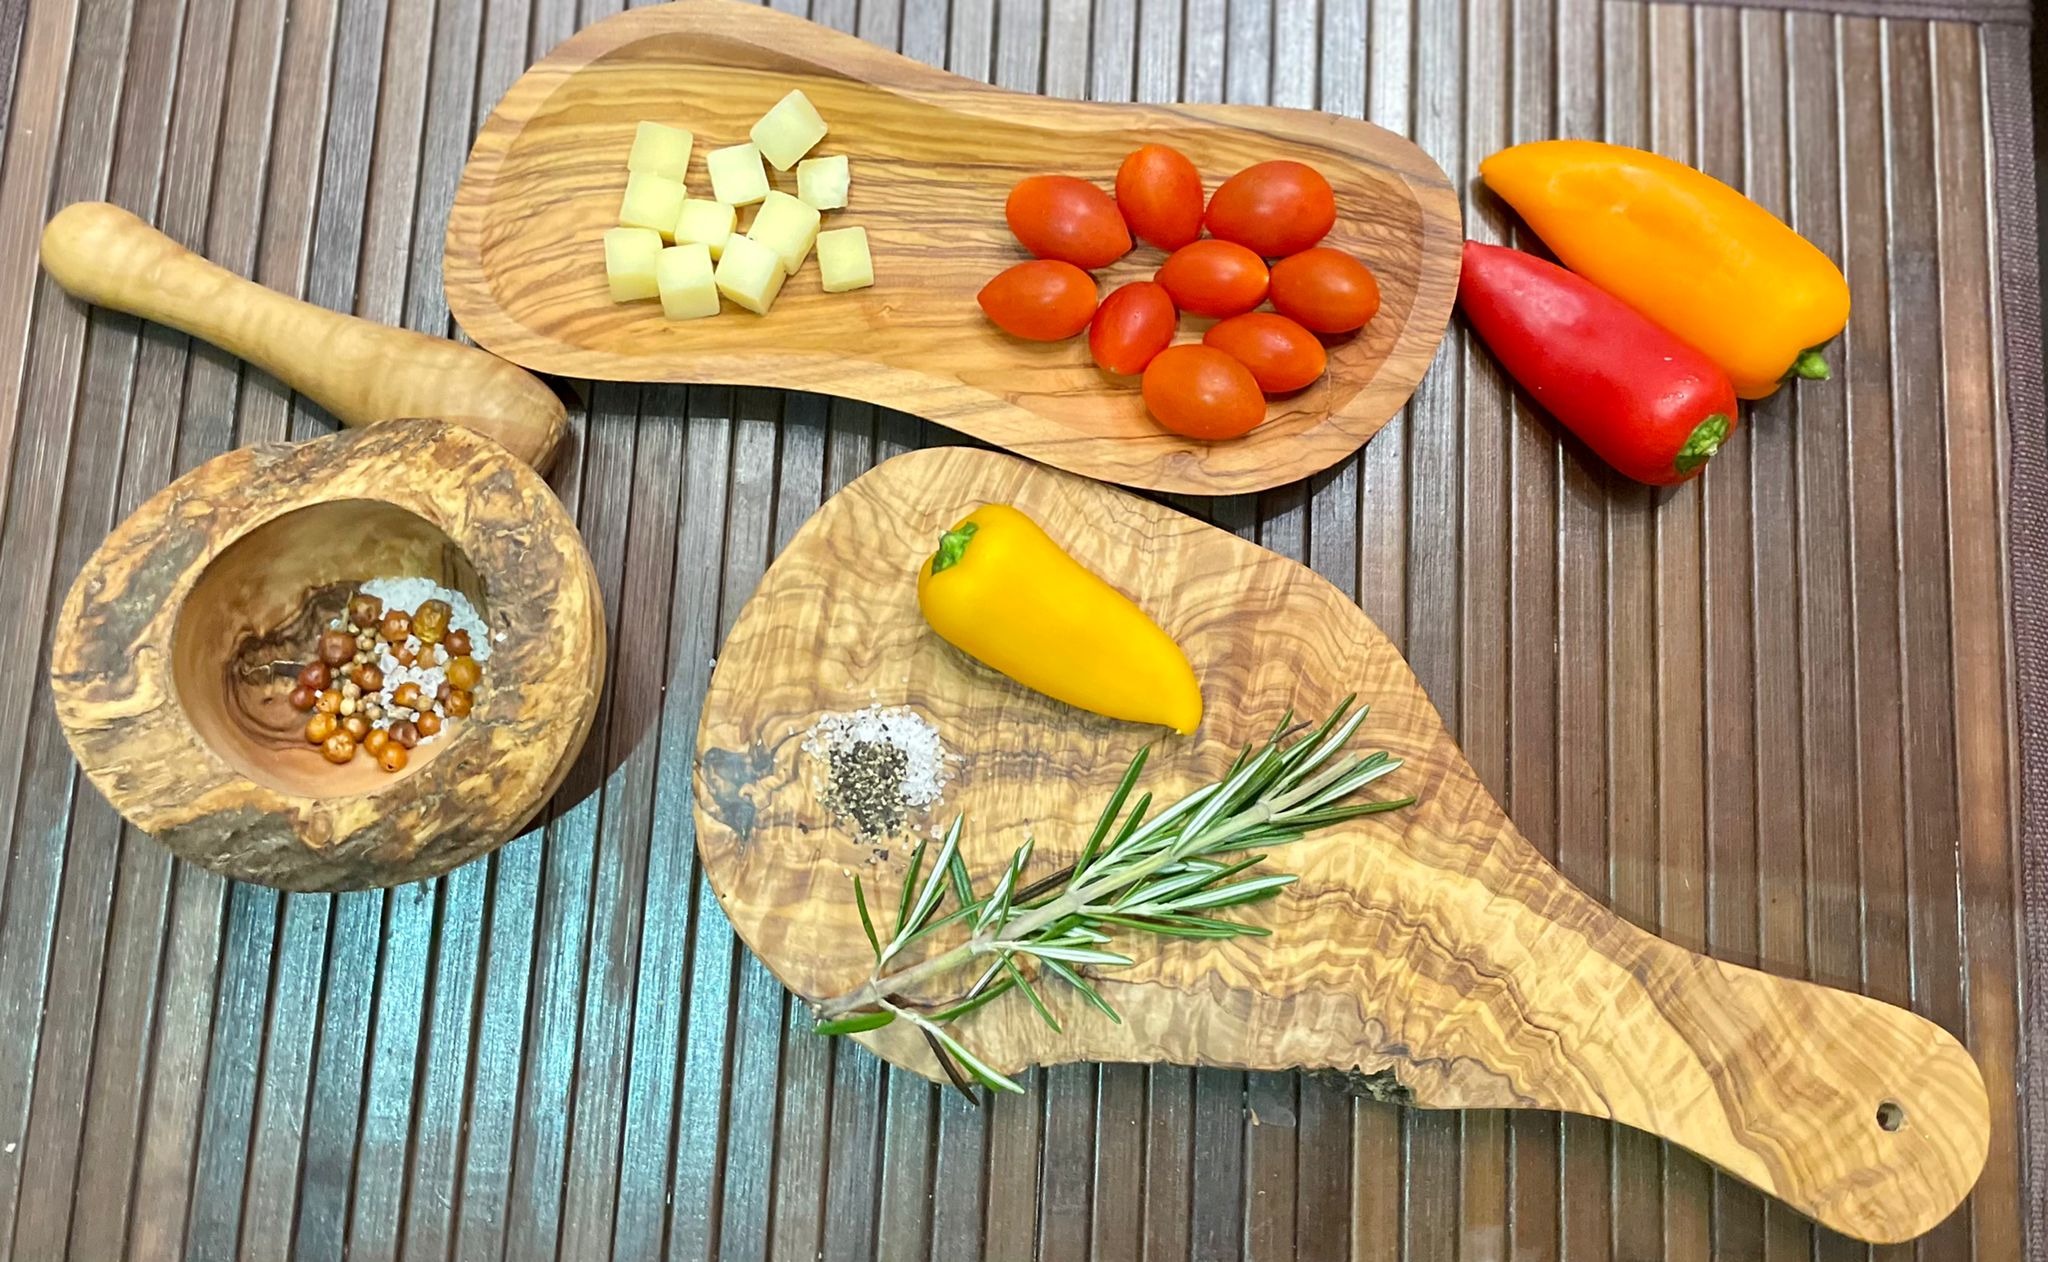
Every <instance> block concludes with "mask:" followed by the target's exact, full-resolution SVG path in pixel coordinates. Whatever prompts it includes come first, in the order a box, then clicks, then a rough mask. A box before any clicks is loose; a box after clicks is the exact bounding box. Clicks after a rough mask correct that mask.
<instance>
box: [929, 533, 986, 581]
mask: <svg viewBox="0 0 2048 1262" xmlns="http://www.w3.org/2000/svg"><path fill="white" fill-rule="evenodd" d="M979 529H981V525H980V523H978V522H971V521H964V522H961V523H960V524H959V525H958V526H955V527H954V528H953V529H951V530H949V531H947V532H946V533H945V534H943V535H940V536H939V550H938V551H937V552H934V553H933V554H932V573H934V574H938V573H941V572H943V571H945V570H950V569H952V568H953V567H954V566H956V565H958V564H960V558H961V557H963V556H965V555H966V554H967V545H968V543H969V542H970V541H971V540H972V539H973V538H974V532H975V531H977V530H979Z"/></svg>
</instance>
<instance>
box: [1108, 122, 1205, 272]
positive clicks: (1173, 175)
mask: <svg viewBox="0 0 2048 1262" xmlns="http://www.w3.org/2000/svg"><path fill="white" fill-rule="evenodd" d="M1116 208H1117V209H1118V210H1120V211H1122V212H1123V213H1124V222H1125V223H1127V224H1129V225H1130V226H1131V235H1133V236H1135V237H1138V238H1140V239H1142V240H1145V241H1150V242H1151V243H1152V244H1153V245H1156V246H1158V247H1159V248H1160V249H1162V250H1178V249H1179V248H1181V247H1182V246H1184V245H1186V244H1187V243H1188V242H1190V241H1192V240H1194V239H1195V238H1196V237H1199V236H1201V235H1202V173H1201V172H1200V171H1197V170H1195V164H1194V163H1192V162H1190V161H1188V160H1187V155H1185V154H1183V153H1182V152H1181V151H1180V150H1178V149H1174V148H1170V147H1168V146H1166V145H1146V146H1145V147H1144V148H1142V149H1136V150H1133V151H1132V152H1131V156H1130V157H1128V158H1125V159H1124V164H1123V165H1122V166H1120V167H1118V168H1117V169H1116Z"/></svg>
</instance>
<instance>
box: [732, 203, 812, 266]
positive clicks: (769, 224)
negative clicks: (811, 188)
mask: <svg viewBox="0 0 2048 1262" xmlns="http://www.w3.org/2000/svg"><path fill="white" fill-rule="evenodd" d="M747 235H748V236H750V237H752V238H753V239H754V240H756V241H759V242H760V243H761V244H762V245H765V246H767V247H768V248H769V249H771V250H773V251H775V253H776V254H777V255H778V256H779V257H780V258H781V259H782V270H783V271H784V272H785V273H786V274H788V275H791V276H794V275H795V274H796V269H797V268H799V267H802V266H803V265H804V260H805V259H806V258H808V257H810V253H811V242H813V241H816V240H817V239H818V212H817V210H816V209H814V208H813V207H810V206H806V205H804V204H803V202H801V201H799V200H798V199H796V198H794V197H791V196H790V195H789V194H787V193H784V192H782V191H780V190H772V191H770V192H769V194H768V196H767V197H766V198H764V199H763V200H762V202H761V209H760V210H758V211H756V212H754V223H753V226H752V227H750V228H748V229H747Z"/></svg>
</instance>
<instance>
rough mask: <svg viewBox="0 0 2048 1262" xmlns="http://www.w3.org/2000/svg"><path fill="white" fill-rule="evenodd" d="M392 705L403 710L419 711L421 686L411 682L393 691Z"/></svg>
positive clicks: (408, 681)
mask: <svg viewBox="0 0 2048 1262" xmlns="http://www.w3.org/2000/svg"><path fill="white" fill-rule="evenodd" d="M391 704H392V705H395V706H397V707H398V708H399V709H401V710H417V709H419V708H420V686H419V685H418V684H416V683H413V682H412V681H411V680H407V681H406V682H404V683H402V684H400V685H398V687H396V688H394V689H392V690H391Z"/></svg>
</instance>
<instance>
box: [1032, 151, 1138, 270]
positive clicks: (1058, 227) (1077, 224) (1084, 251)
mask: <svg viewBox="0 0 2048 1262" xmlns="http://www.w3.org/2000/svg"><path fill="white" fill-rule="evenodd" d="M1003 218H1005V219H1007V220H1009V222H1010V231H1011V232H1014V233H1016V234H1017V240H1018V241H1020V242H1022V243H1023V246H1024V248H1025V249H1027V250H1029V251H1031V252H1032V253H1033V254H1036V255H1037V256H1038V257H1039V258H1042V259H1059V260H1061V261H1063V262H1067V263H1072V264H1073V265H1074V266H1075V267H1084V268H1088V269H1090V270H1093V269H1095V268H1098V267H1108V266H1109V265H1110V264H1111V263H1114V262H1116V261H1117V260H1118V259H1120V258H1122V257H1123V256H1124V255H1126V254H1129V253H1130V252H1131V231H1130V229H1129V228H1126V227H1125V226H1124V217H1123V212H1121V211H1119V210H1118V209H1117V208H1116V203H1115V202H1114V201H1112V200H1110V196H1109V194H1107V193H1105V192H1103V191H1102V190H1101V189H1099V188H1097V187H1095V186H1094V185H1093V184H1090V183H1089V182H1088V181H1086V180H1077V179H1075V178H1074V177H1073V176H1071V175H1034V176H1030V177H1028V178H1026V179H1022V180H1019V181H1017V187H1015V188H1013V189H1011V190H1010V200H1009V201H1008V202H1006V203H1004V205H1003Z"/></svg>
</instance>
